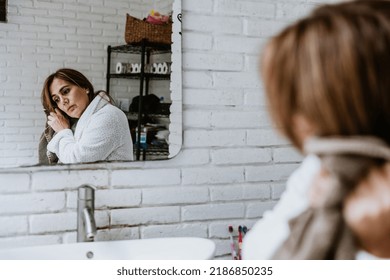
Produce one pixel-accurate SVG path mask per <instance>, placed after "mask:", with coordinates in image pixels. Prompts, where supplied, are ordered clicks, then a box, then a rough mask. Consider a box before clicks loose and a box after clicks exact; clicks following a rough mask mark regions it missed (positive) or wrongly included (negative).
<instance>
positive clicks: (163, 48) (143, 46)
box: [106, 39, 171, 160]
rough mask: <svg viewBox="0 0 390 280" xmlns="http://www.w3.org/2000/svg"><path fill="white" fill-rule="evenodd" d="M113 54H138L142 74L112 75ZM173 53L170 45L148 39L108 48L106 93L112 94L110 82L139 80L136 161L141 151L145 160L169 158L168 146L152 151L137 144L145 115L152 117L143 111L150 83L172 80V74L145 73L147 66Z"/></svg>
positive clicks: (153, 148) (154, 148)
mask: <svg viewBox="0 0 390 280" xmlns="http://www.w3.org/2000/svg"><path fill="white" fill-rule="evenodd" d="M113 53H124V54H137V55H140V58H141V71H140V73H123V74H116V73H111V59H112V54H113ZM167 53H171V45H170V44H158V43H152V42H149V41H147V40H146V39H144V40H142V41H141V42H140V43H133V44H127V45H120V46H108V47H107V81H106V82H107V83H106V91H107V93H108V94H110V81H111V79H133V80H139V96H140V98H139V102H138V116H137V128H136V131H137V133H136V135H137V136H136V141H135V142H136V145H135V147H134V148H135V153H136V157H135V158H136V160H140V158H141V150H142V155H143V159H145V158H146V156H147V155H148V154H149V155H158V156H157V158H159V157H162V158H167V157H168V145H164V147H162V148H156V147H151V148H150V149H148V148H147V149H143V148H141V147H140V145H137V143H140V142H141V126H142V119H143V117H144V116H145V115H148V116H151V114H147V113H145V112H143V111H142V108H143V106H142V103H143V97H144V96H146V95H148V94H149V83H150V81H152V80H170V77H171V75H170V74H154V73H147V72H145V66H146V65H147V64H149V63H150V58H151V56H152V55H156V54H167Z"/></svg>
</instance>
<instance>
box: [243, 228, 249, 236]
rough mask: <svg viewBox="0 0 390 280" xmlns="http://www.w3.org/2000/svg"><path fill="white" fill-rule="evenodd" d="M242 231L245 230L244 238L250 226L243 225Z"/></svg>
mask: <svg viewBox="0 0 390 280" xmlns="http://www.w3.org/2000/svg"><path fill="white" fill-rule="evenodd" d="M242 231H243V232H244V236H243V238H244V237H245V235H246V233H247V232H248V228H247V227H246V226H243V227H242Z"/></svg>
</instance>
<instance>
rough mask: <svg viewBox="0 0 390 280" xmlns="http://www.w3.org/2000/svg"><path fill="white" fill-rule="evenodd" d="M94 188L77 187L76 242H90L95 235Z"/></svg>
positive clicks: (86, 186)
mask: <svg viewBox="0 0 390 280" xmlns="http://www.w3.org/2000/svg"><path fill="white" fill-rule="evenodd" d="M94 212H95V188H93V187H91V186H88V185H82V186H80V187H79V191H78V200H77V242H92V241H93V240H94V238H95V235H96V223H95V216H94Z"/></svg>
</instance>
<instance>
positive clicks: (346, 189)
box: [243, 0, 390, 259]
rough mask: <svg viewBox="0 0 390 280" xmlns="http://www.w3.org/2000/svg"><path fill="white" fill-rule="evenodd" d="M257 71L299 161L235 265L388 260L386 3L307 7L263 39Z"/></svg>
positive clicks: (389, 24)
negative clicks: (244, 261) (308, 11)
mask: <svg viewBox="0 0 390 280" xmlns="http://www.w3.org/2000/svg"><path fill="white" fill-rule="evenodd" d="M261 70H262V71H261V72H262V77H263V80H264V84H265V90H266V95H267V99H268V102H269V105H270V109H271V115H272V117H273V119H274V120H275V122H276V123H277V124H278V126H279V127H281V130H282V133H283V134H284V135H285V136H287V138H289V140H290V141H291V142H292V143H293V144H294V146H295V147H296V148H297V149H299V150H300V151H301V152H303V153H304V154H305V155H306V158H305V160H304V161H303V163H302V165H301V166H300V168H299V169H298V170H296V171H295V172H294V173H293V174H292V175H291V176H290V178H289V179H288V181H287V188H286V191H285V192H284V193H283V195H282V197H281V199H280V201H279V202H278V204H277V205H276V206H275V207H274V209H273V210H271V211H268V212H266V213H265V214H264V216H263V219H262V220H260V221H258V222H257V223H256V224H255V225H254V227H253V228H252V229H251V230H250V232H249V233H248V235H247V236H246V238H245V240H244V243H243V257H244V258H245V259H270V258H273V259H373V258H390V222H389V216H390V163H389V162H390V82H389V79H388V78H387V77H386V74H385V73H388V72H389V71H390V1H368V0H366V1H351V2H345V3H339V4H333V5H323V6H321V7H318V8H316V9H315V10H314V11H313V12H312V13H311V14H310V15H309V16H307V17H305V18H303V19H301V20H299V21H297V22H296V23H293V24H291V25H290V26H288V27H287V28H286V29H284V30H283V31H282V32H281V33H279V34H278V35H277V36H275V37H273V38H272V39H271V40H270V42H269V43H268V44H267V46H266V48H265V51H264V52H263V55H262V63H261Z"/></svg>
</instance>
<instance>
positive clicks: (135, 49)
mask: <svg viewBox="0 0 390 280" xmlns="http://www.w3.org/2000/svg"><path fill="white" fill-rule="evenodd" d="M110 48H111V52H114V53H132V54H141V52H142V42H140V43H132V44H127V45H120V46H114V47H110ZM145 50H146V51H150V54H162V53H171V45H169V44H159V43H152V42H148V41H145Z"/></svg>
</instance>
